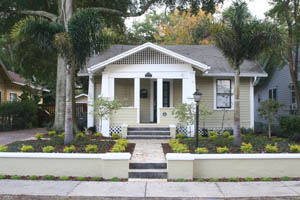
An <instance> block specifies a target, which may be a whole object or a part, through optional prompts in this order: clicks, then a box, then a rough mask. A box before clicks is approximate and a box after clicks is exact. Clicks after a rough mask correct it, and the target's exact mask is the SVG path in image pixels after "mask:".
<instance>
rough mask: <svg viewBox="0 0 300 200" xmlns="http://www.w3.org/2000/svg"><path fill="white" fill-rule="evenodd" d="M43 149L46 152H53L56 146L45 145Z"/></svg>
mask: <svg viewBox="0 0 300 200" xmlns="http://www.w3.org/2000/svg"><path fill="white" fill-rule="evenodd" d="M42 150H43V152H44V153H53V152H54V150H55V148H54V147H53V146H45V147H43V149H42Z"/></svg>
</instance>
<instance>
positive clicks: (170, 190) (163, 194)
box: [0, 180, 300, 200]
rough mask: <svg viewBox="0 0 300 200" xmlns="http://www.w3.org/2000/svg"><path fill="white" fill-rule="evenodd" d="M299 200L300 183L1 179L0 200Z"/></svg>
mask: <svg viewBox="0 0 300 200" xmlns="http://www.w3.org/2000/svg"><path fill="white" fill-rule="evenodd" d="M105 197H107V198H109V199H132V198H136V199H174V198H176V197H177V198H178V199H207V198H208V199H232V198H238V199H240V198H245V199H248V198H249V197H252V198H255V199H257V198H259V199H271V198H274V199H283V198H284V199H300V181H288V182H241V183H232V182H227V183H197V182H181V183H179V182H78V181H24V180H0V199H7V200H8V199H16V200H17V199H19V200H21V199H22V200H23V199H36V200H37V199H61V200H62V199H76V200H77V199H89V200H91V199H106V198H105Z"/></svg>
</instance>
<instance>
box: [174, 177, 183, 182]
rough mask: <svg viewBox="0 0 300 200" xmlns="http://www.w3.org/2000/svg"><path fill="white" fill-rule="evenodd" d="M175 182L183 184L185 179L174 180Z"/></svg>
mask: <svg viewBox="0 0 300 200" xmlns="http://www.w3.org/2000/svg"><path fill="white" fill-rule="evenodd" d="M175 181H176V182H185V179H184V178H178V179H176V180H175Z"/></svg>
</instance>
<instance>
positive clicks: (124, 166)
mask: <svg viewBox="0 0 300 200" xmlns="http://www.w3.org/2000/svg"><path fill="white" fill-rule="evenodd" d="M130 157H131V155H130V153H104V154H79V153H74V154H71V153H0V163H1V164H0V174H4V175H23V176H27V175H37V176H43V175H54V176H84V177H95V176H98V177H103V178H105V179H110V178H113V177H119V178H128V169H129V159H130Z"/></svg>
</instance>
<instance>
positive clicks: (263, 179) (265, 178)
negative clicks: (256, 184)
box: [261, 177, 273, 181]
mask: <svg viewBox="0 0 300 200" xmlns="http://www.w3.org/2000/svg"><path fill="white" fill-rule="evenodd" d="M272 180H273V179H272V178H269V177H264V178H261V181H272Z"/></svg>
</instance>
